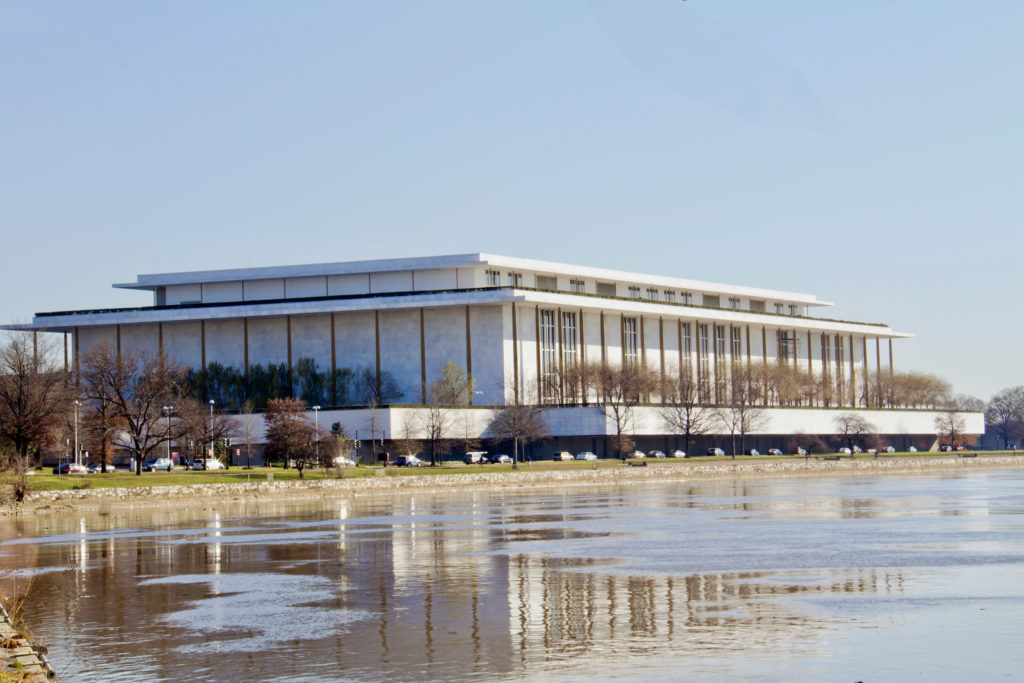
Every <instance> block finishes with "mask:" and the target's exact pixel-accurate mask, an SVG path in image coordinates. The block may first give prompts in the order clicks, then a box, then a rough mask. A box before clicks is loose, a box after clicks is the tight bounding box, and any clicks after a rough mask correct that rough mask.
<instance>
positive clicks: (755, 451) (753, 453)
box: [746, 448, 761, 455]
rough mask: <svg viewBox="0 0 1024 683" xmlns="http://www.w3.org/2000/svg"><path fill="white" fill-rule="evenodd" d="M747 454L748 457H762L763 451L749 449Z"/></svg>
mask: <svg viewBox="0 0 1024 683" xmlns="http://www.w3.org/2000/svg"><path fill="white" fill-rule="evenodd" d="M746 452H747V455H761V451H759V450H757V449H756V448H748V449H747V451H746Z"/></svg>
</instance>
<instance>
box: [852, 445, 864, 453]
mask: <svg viewBox="0 0 1024 683" xmlns="http://www.w3.org/2000/svg"><path fill="white" fill-rule="evenodd" d="M853 452H854V453H861V452H862V451H861V450H860V446H854V447H853Z"/></svg>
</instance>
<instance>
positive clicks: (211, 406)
mask: <svg viewBox="0 0 1024 683" xmlns="http://www.w3.org/2000/svg"><path fill="white" fill-rule="evenodd" d="M213 403H214V401H213V399H212V398H211V399H210V427H209V429H210V431H209V432H207V434H209V436H210V457H211V458H212V457H213ZM203 462H204V463H205V462H206V460H205V459H204V460H203Z"/></svg>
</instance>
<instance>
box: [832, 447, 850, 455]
mask: <svg viewBox="0 0 1024 683" xmlns="http://www.w3.org/2000/svg"><path fill="white" fill-rule="evenodd" d="M836 453H843V454H845V455H853V451H851V450H850V449H849V448H847V447H846V446H843V447H842V448H840V449H839V450H837V451H836Z"/></svg>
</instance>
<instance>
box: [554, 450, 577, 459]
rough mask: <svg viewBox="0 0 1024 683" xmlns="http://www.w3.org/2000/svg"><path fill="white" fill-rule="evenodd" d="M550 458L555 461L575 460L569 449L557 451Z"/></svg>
mask: <svg viewBox="0 0 1024 683" xmlns="http://www.w3.org/2000/svg"><path fill="white" fill-rule="evenodd" d="M551 459H552V460H556V461H561V460H575V458H573V457H572V453H570V452H569V451H558V452H557V453H555V454H554V455H553V456H552V457H551Z"/></svg>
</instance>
